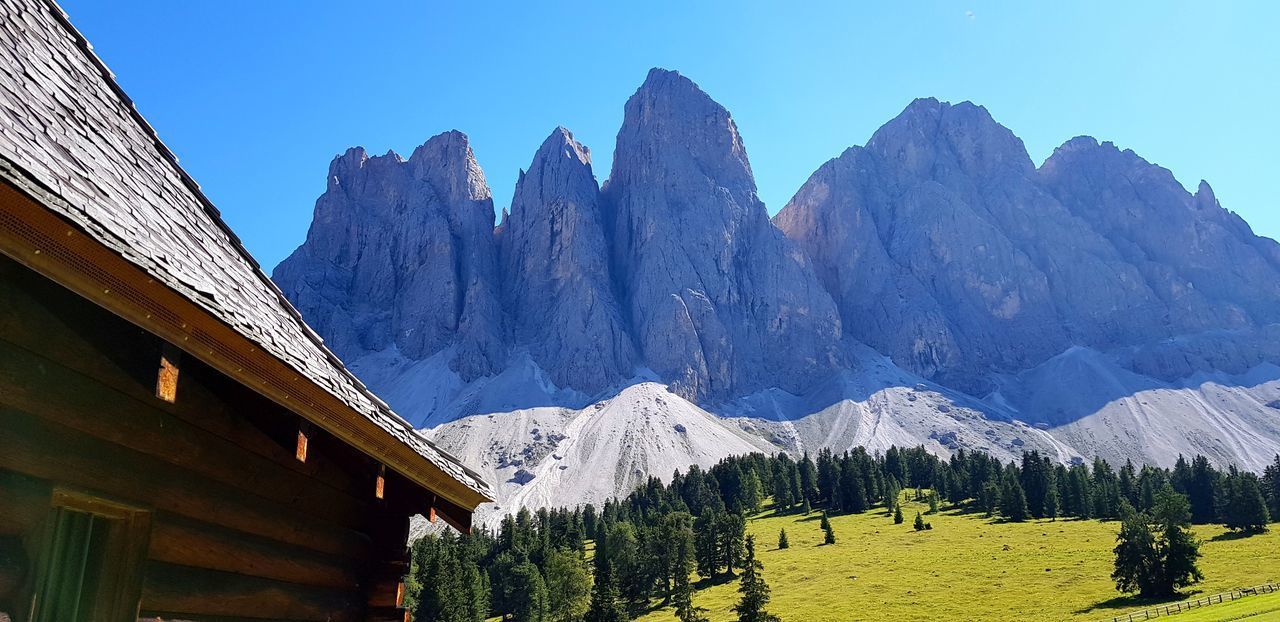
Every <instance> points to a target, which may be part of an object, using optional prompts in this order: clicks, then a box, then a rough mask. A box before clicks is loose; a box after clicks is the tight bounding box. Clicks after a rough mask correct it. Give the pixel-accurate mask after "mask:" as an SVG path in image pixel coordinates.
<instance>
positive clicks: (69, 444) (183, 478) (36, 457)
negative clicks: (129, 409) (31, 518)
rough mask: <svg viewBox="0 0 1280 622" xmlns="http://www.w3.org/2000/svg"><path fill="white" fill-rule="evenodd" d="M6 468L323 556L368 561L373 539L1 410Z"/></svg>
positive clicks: (0, 459) (0, 464) (1, 464)
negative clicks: (135, 501)
mask: <svg viewBox="0 0 1280 622" xmlns="http://www.w3.org/2000/svg"><path fill="white" fill-rule="evenodd" d="M0 420H3V421H4V422H5V425H2V426H0V447H5V448H6V451H3V452H0V468H4V469H10V470H15V471H20V472H23V473H27V474H29V475H30V476H32V477H36V478H40V479H46V480H53V481H57V482H59V483H63V484H67V485H71V486H77V487H80V488H84V489H88V490H99V491H103V492H106V493H108V494H111V495H113V496H117V497H120V498H123V499H130V500H138V501H144V500H145V501H148V502H150V503H151V504H152V505H153V506H154V508H155V509H156V510H164V511H169V512H173V513H175V514H181V515H183V516H188V517H191V518H195V519H199V520H203V521H207V522H211V523H215V524H219V525H223V526H225V527H228V528H231V529H235V530H238V531H244V532H247V533H252V534H256V535H259V536H262V537H265V538H271V539H273V540H277V541H280V542H285V543H289V544H293V545H297V546H302V547H305V548H309V549H312V550H315V551H320V552H323V553H329V554H332V555H338V556H342V557H346V558H349V559H364V558H365V557H366V556H367V555H368V552H369V546H370V543H369V538H368V536H367V535H365V534H364V533H361V532H357V531H354V530H352V529H348V528H343V527H341V526H339V525H337V524H334V523H332V522H328V520H325V519H321V518H319V517H315V516H311V515H308V514H307V513H306V512H304V511H302V510H300V509H299V507H298V506H297V505H296V504H286V503H282V502H280V501H275V500H271V499H267V498H264V497H258V496H255V495H253V494H250V493H246V492H244V491H243V490H242V489H239V488H233V487H231V486H229V485H227V484H223V483H220V482H216V481H212V480H209V479H205V478H203V477H200V476H199V475H197V474H195V473H193V472H192V471H189V470H187V469H185V468H182V467H179V466H173V465H170V464H168V463H165V462H162V461H161V460H159V459H157V458H155V457H154V456H150V455H147V454H144V453H140V452H137V451H133V450H130V449H127V448H125V447H121V446H119V445H114V444H111V443H106V442H103V441H101V440H99V439H96V438H93V437H91V436H87V435H85V434H83V433H81V432H77V431H75V430H71V429H68V428H65V427H63V426H61V425H59V424H57V423H53V422H50V421H47V420H42V419H37V418H35V417H33V416H30V415H27V414H25V413H22V412H19V411H16V410H12V409H9V408H5V407H3V406H0Z"/></svg>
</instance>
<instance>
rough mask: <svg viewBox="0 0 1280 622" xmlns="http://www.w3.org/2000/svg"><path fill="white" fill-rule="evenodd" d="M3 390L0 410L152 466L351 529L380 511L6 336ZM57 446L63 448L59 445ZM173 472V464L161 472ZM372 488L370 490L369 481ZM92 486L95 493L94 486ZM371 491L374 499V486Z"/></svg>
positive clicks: (189, 396)
mask: <svg viewBox="0 0 1280 622" xmlns="http://www.w3.org/2000/svg"><path fill="white" fill-rule="evenodd" d="M197 384H198V383H190V385H189V386H190V387H192V388H194V387H196V386H197ZM0 387H2V388H3V390H0V408H2V407H5V406H8V407H12V408H14V409H16V410H18V411H22V412H24V413H27V414H28V415H31V416H34V417H36V418H39V419H40V420H41V421H42V422H51V423H57V424H61V425H63V426H66V427H68V428H71V429H74V430H77V431H79V432H82V433H84V434H87V435H89V436H92V437H95V438H99V439H102V440H103V441H107V442H108V443H111V444H114V445H115V446H119V447H121V448H128V449H130V450H133V451H134V452H138V453H140V454H145V455H147V456H148V458H149V459H150V460H154V459H159V460H161V461H163V462H162V464H166V465H167V464H172V465H177V466H180V467H185V468H186V469H189V470H190V473H192V474H194V475H199V476H200V477H203V478H208V479H209V480H212V481H214V482H218V483H221V484H224V485H226V486H231V487H234V488H235V489H237V490H241V491H244V492H245V493H246V498H247V499H253V498H267V499H271V500H273V501H276V502H278V503H283V504H287V505H289V506H291V507H293V508H296V510H297V511H299V512H305V513H308V514H312V515H317V516H324V517H325V519H326V520H327V521H330V522H333V523H335V524H338V525H342V526H345V527H350V528H358V527H360V526H361V525H362V524H363V523H364V510H365V508H367V507H369V506H371V505H372V504H371V503H370V502H369V500H368V497H367V496H362V497H360V498H356V497H354V496H351V495H347V494H345V493H342V492H340V491H338V490H335V489H334V488H331V487H328V486H320V485H319V484H318V483H317V482H316V481H315V480H314V479H312V478H310V477H308V476H307V475H305V474H302V473H299V472H297V471H294V470H292V469H283V468H280V467H279V466H278V465H277V463H276V462H275V461H273V460H270V459H268V458H264V457H262V456H260V455H258V454H256V453H253V452H248V451H245V450H244V449H242V448H241V447H239V446H238V445H237V444H236V443H233V442H231V441H228V440H226V439H222V438H220V437H217V436H214V435H211V434H208V433H206V432H204V431H203V430H201V429H199V428H196V427H194V426H193V425H191V424H189V423H187V422H185V421H182V420H180V419H177V418H175V417H173V416H172V415H170V414H169V413H167V412H164V410H162V409H159V408H156V406H158V405H157V404H156V403H155V402H153V401H150V400H146V401H138V400H133V399H130V398H128V397H125V396H124V395H121V394H120V393H118V392H115V391H113V390H111V389H109V388H107V387H104V386H102V385H101V384H99V383H97V382H95V381H93V380H92V379H89V378H86V377H84V376H82V375H80V374H79V373H77V372H75V371H73V370H70V369H67V368H65V367H63V366H62V365H60V364H59V363H55V362H52V361H50V360H48V359H45V358H43V357H41V356H38V355H36V354H34V353H32V352H30V351H27V350H25V349H23V348H18V347H14V346H13V345H11V344H9V342H8V341H6V340H5V339H4V337H3V336H0ZM184 395H186V397H185V398H184V399H183V402H184V403H191V402H195V401H196V400H197V399H199V394H198V392H194V391H185V393H184ZM147 402H150V403H147ZM191 405H192V406H195V404H191ZM166 408H167V407H166ZM50 431H51V428H49V427H42V428H41V432H44V433H48V432H50ZM50 442H51V443H55V444H54V445H52V447H58V445H56V442H57V441H54V440H51V441H50ZM28 444H29V443H28ZM59 453H61V452H59ZM317 457H318V456H317ZM2 461H3V457H0V462H2ZM312 461H313V462H314V461H315V458H313V460H312ZM14 470H17V471H21V470H22V469H18V468H15V469H14ZM168 470H171V469H170V468H169V467H167V466H166V467H163V468H162V469H161V471H168ZM90 475H92V474H90ZM99 477H106V475H105V474H100V475H99ZM366 477H367V476H366ZM49 479H56V478H49ZM364 482H365V486H367V485H368V480H367V479H365V480H364ZM88 486H89V487H93V484H92V480H90V483H89V484H88ZM363 493H364V495H368V488H364V491H363ZM3 522H4V521H3V520H0V524H2V523H3Z"/></svg>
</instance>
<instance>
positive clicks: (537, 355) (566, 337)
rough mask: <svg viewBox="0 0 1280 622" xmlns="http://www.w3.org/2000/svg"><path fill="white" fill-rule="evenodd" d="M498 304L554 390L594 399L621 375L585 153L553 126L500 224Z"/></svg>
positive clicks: (616, 321) (626, 349)
mask: <svg viewBox="0 0 1280 622" xmlns="http://www.w3.org/2000/svg"><path fill="white" fill-rule="evenodd" d="M503 222H504V225H503V231H502V236H501V239H500V246H501V267H502V274H503V299H504V301H505V303H506V305H507V307H508V309H510V315H511V317H512V324H513V328H512V332H513V337H514V340H515V343H516V344H517V345H518V346H520V347H524V348H527V349H528V351H529V353H530V355H531V356H532V357H533V359H534V361H536V362H537V363H538V364H539V365H540V366H541V367H542V368H543V369H545V370H547V371H548V374H549V375H550V377H551V378H552V380H553V381H554V382H556V384H557V385H558V386H561V387H572V388H574V389H578V390H582V391H585V392H588V393H594V392H597V391H600V390H601V389H603V388H605V387H607V386H608V385H609V384H611V383H613V382H615V381H617V380H619V379H621V378H625V377H627V376H629V375H630V374H631V372H632V369H633V367H634V365H635V360H634V359H635V353H634V349H633V347H632V343H631V336H630V334H629V332H628V330H627V327H626V324H625V322H624V321H623V318H622V310H621V308H620V306H619V304H618V302H617V301H616V299H615V298H614V293H613V280H612V277H611V275H610V272H609V259H608V258H609V253H608V247H607V245H606V242H605V232H604V227H603V222H602V214H601V212H600V206H599V187H598V186H597V185H596V180H595V175H594V174H593V173H592V170H591V155H590V150H588V149H587V148H586V147H585V146H583V145H582V144H580V143H578V142H577V141H576V140H574V139H573V134H572V133H570V132H569V130H567V129H565V128H563V127H558V128H556V129H555V130H554V131H553V132H552V133H551V135H550V136H548V137H547V139H546V140H545V141H543V143H542V146H541V147H539V149H538V151H537V153H536V154H535V155H534V157H533V162H532V163H530V165H529V169H528V171H527V172H525V173H523V174H522V175H521V176H520V180H519V182H518V183H517V184H516V189H515V194H514V196H513V198H512V201H511V210H510V213H509V215H508V216H507V217H505V218H504V221H503Z"/></svg>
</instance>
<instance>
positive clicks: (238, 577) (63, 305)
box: [0, 257, 428, 621]
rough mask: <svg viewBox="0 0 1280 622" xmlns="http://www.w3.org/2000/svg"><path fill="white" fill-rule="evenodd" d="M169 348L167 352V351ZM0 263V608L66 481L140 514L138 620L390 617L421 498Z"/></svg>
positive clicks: (15, 590) (11, 602)
mask: <svg viewBox="0 0 1280 622" xmlns="http://www.w3.org/2000/svg"><path fill="white" fill-rule="evenodd" d="M175 345H177V346H179V347H181V346H182V344H175ZM162 347H163V344H162V343H161V342H160V341H159V339H157V338H156V337H154V336H153V335H150V334H149V333H146V332H145V331H143V330H141V329H139V328H137V327H135V326H133V325H131V324H128V323H126V322H124V321H123V320H120V319H119V318H117V317H115V316H113V315H111V314H109V313H107V312H105V311H103V310H102V309H100V308H98V307H96V306H94V305H92V304H90V303H88V302H87V301H85V300H83V299H81V298H79V297H77V296H75V295H73V294H71V293H70V292H68V291H66V290H64V289H62V288H61V287H59V286H57V285H56V284H54V283H52V282H50V281H47V280H45V279H43V278H42V277H40V276H39V275H37V274H35V273H33V272H31V271H29V270H27V269H26V268H24V267H21V266H19V265H18V264H15V263H13V262H12V261H10V260H9V259H7V258H4V257H0V611H3V612H8V613H10V614H11V615H13V614H14V613H15V612H17V615H14V619H15V620H17V619H25V613H24V612H23V607H24V604H25V603H26V602H28V601H29V599H30V593H31V590H32V589H33V587H32V581H33V578H32V576H31V575H32V566H33V560H34V559H36V558H37V557H38V555H39V554H40V548H41V536H40V534H41V533H42V530H43V529H44V521H45V520H46V518H47V516H48V515H49V507H50V498H51V494H52V492H53V491H54V490H55V489H56V488H58V487H69V488H73V489H78V490H82V491H87V492H90V493H92V494H97V495H102V496H104V497H107V498H110V499H115V500H119V501H122V502H127V503H131V504H137V505H140V506H143V507H145V508H147V509H148V510H149V511H150V512H151V520H150V525H151V527H150V529H151V534H150V542H149V547H148V550H147V552H146V562H145V564H144V566H143V579H142V600H141V613H142V615H143V616H144V617H146V616H159V617H162V618H164V619H171V618H175V617H176V618H179V619H189V620H248V619H272V620H334V621H339V620H363V619H366V615H367V616H368V618H367V619H371V620H377V619H388V620H389V619H397V620H398V619H401V618H402V616H403V614H402V612H400V611H398V610H397V609H396V606H397V603H396V602H395V600H396V596H395V594H396V584H397V582H398V581H399V579H400V577H401V576H402V575H403V573H404V572H405V571H406V570H407V568H406V562H407V554H406V549H405V537H406V536H407V533H408V517H409V515H410V514H412V513H421V512H423V511H425V510H426V509H427V505H426V504H427V496H428V493H426V491H422V490H421V489H418V488H417V487H416V486H414V485H412V484H410V483H409V482H408V481H407V480H404V479H402V478H399V477H397V476H395V474H393V473H389V474H388V479H387V484H386V495H385V499H384V500H378V499H375V498H374V480H375V477H376V473H377V464H376V463H375V462H374V461H372V460H370V459H369V458H367V457H365V456H362V455H360V454H358V453H357V452H355V451H353V450H352V449H350V448H349V447H347V446H345V445H343V444H341V443H339V442H337V441H336V440H334V439H332V438H331V437H325V436H323V435H314V434H313V437H312V440H311V442H310V444H309V451H308V459H307V461H306V463H301V462H298V461H297V460H296V459H295V457H294V449H295V438H296V434H297V430H298V426H299V420H298V419H297V418H296V417H295V416H294V415H292V414H291V413H289V412H287V411H284V410H283V409H281V408H279V407H278V406H276V405H274V404H273V403H271V402H269V401H267V400H265V399H262V398H261V397H260V396H258V395H257V394H255V393H253V392H251V391H249V390H248V389H246V388H245V387H243V386H240V385H239V384H236V383H234V382H232V381H230V380H229V379H227V378H226V377H224V376H222V375H220V374H218V373H217V372H215V371H214V370H212V369H210V368H208V367H206V366H204V365H202V364H200V363H199V362H198V361H197V360H196V359H195V358H194V357H192V356H190V355H184V356H183V357H182V358H181V364H180V365H179V369H180V373H179V380H178V391H177V399H176V402H174V403H173V404H169V403H166V402H164V401H162V400H160V399H158V398H157V397H156V396H155V391H156V375H157V370H158V368H159V361H160V354H161V351H162Z"/></svg>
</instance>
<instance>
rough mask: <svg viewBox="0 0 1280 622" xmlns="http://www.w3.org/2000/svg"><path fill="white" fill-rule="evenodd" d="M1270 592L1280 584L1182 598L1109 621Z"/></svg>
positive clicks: (1135, 621) (1138, 621) (1138, 620)
mask: <svg viewBox="0 0 1280 622" xmlns="http://www.w3.org/2000/svg"><path fill="white" fill-rule="evenodd" d="M1272 592H1280V584H1276V583H1264V584H1262V585H1255V586H1253V587H1246V588H1241V589H1238V590H1232V591H1230V592H1223V593H1221V594H1214V595H1212V596H1206V597H1204V598H1197V599H1196V600H1184V601H1182V602H1180V603H1172V604H1169V605H1161V606H1159V607H1152V608H1150V609H1144V610H1142V611H1135V612H1133V613H1130V614H1127V615H1122V616H1116V617H1114V618H1111V622H1142V621H1143V620H1150V619H1152V618H1159V617H1162V616H1167V615H1173V614H1176V613H1182V612H1184V611H1190V610H1192V609H1197V608H1199V607H1205V606H1208V605H1216V604H1218V603H1223V602H1231V601H1233V600H1239V599H1241V598H1244V597H1245V596H1253V595H1256V594H1270V593H1272Z"/></svg>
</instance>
